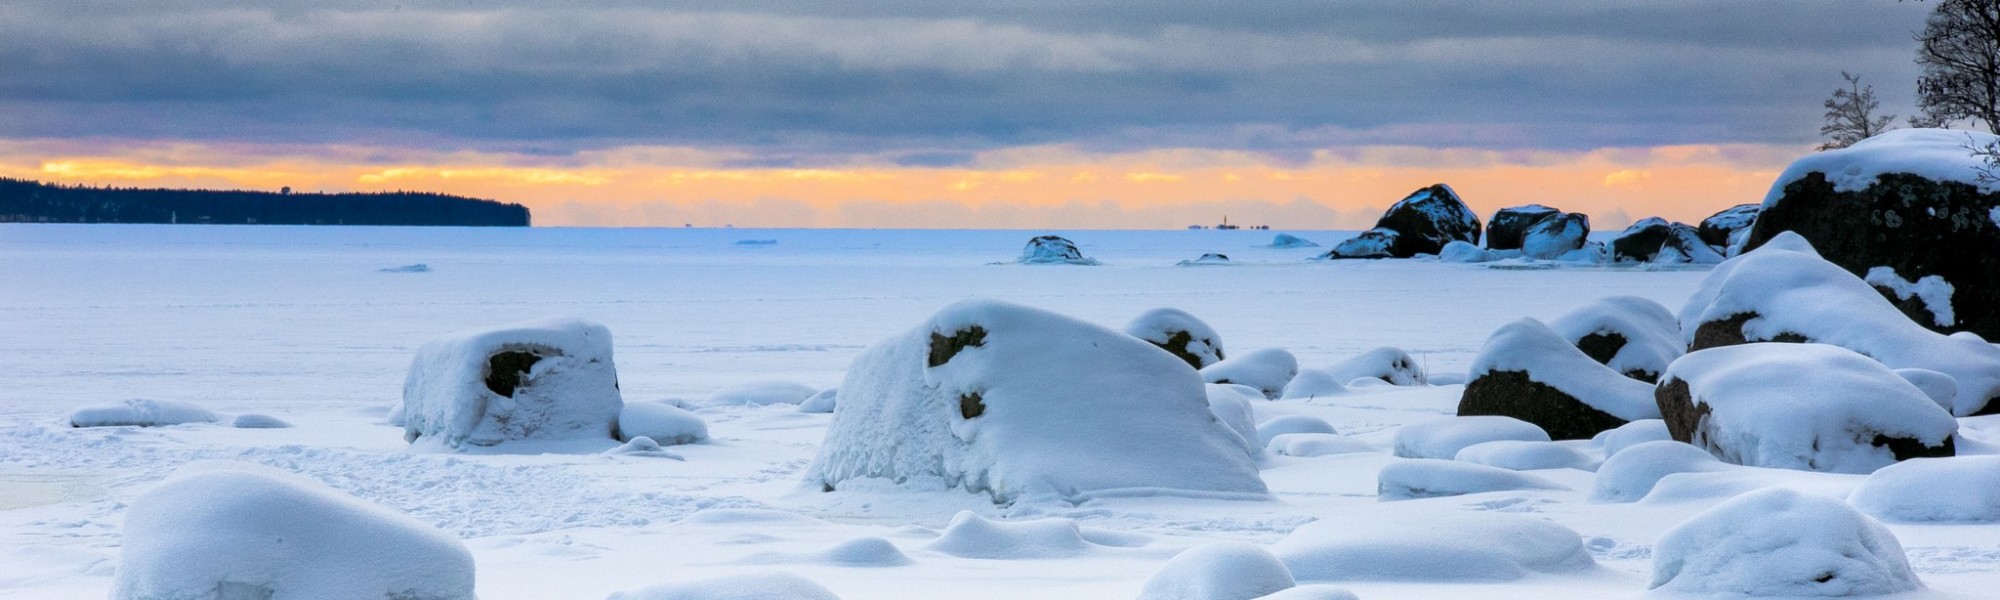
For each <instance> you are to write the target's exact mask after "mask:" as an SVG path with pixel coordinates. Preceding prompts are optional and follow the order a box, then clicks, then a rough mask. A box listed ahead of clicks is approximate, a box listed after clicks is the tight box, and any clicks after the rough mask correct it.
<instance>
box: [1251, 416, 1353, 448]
mask: <svg viewBox="0 0 2000 600" xmlns="http://www.w3.org/2000/svg"><path fill="white" fill-rule="evenodd" d="M1288 433H1338V432H1336V431H1334V430H1333V424H1332V423H1328V422H1326V419H1321V418H1319V417H1315V416H1311V415H1285V416H1282V417H1277V418H1274V419H1271V420H1269V421H1265V422H1263V423H1259V424H1258V425H1257V439H1258V440H1259V441H1261V442H1262V443H1264V444H1265V445H1269V444H1270V443H1271V441H1272V440H1275V439H1277V438H1278V436H1281V435H1285V434H1288Z"/></svg>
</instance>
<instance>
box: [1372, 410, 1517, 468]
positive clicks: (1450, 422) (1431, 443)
mask: <svg viewBox="0 0 2000 600" xmlns="http://www.w3.org/2000/svg"><path fill="white" fill-rule="evenodd" d="M1499 440H1520V441H1524V442H1546V441H1549V434H1548V432H1546V431H1542V428H1540V427H1536V426H1535V424H1534V423H1529V422H1527V421H1522V420H1520V419H1516V418H1513V417H1495V416H1473V417H1453V418H1449V419H1434V420H1430V421H1420V422H1416V423H1411V424H1408V425H1404V426H1402V427H1401V428H1399V429H1397V430H1396V438H1395V443H1396V456H1400V457H1403V458H1442V459H1451V458H1454V457H1457V456H1458V451H1459V450H1464V449H1465V447H1466V446H1471V445H1473V444H1479V443H1484V442H1493V441H1499Z"/></svg>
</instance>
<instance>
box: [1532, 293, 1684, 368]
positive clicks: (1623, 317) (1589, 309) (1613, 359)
mask: <svg viewBox="0 0 2000 600" xmlns="http://www.w3.org/2000/svg"><path fill="white" fill-rule="evenodd" d="M1549 328H1550V329H1554V330H1555V331H1556V334H1558V335H1561V336H1562V338H1563V339H1565V340H1568V341H1569V343H1570V344H1573V345H1575V346H1576V347H1577V349H1578V350H1582V351H1583V353H1584V355H1586V356H1589V357H1590V359H1591V360H1595V361H1597V362H1599V363H1603V364H1604V366H1607V367H1611V369H1612V370H1614V371H1617V372H1619V373H1623V374H1625V376H1626V377H1631V378H1633V379H1637V380H1640V381H1644V382H1646V383H1656V382H1658V381H1659V380H1660V373H1661V372H1663V371H1666V370H1667V363H1671V362H1674V359H1676V358H1680V356H1681V354H1682V349H1683V348H1685V347H1686V346H1685V343H1684V342H1682V341H1681V326H1680V322H1679V321H1677V320H1676V319H1675V318H1674V313H1672V312H1670V311H1668V310H1667V307H1665V306H1660V303H1658V302H1654V301H1652V300H1647V299H1645V298H1640V297H1637V296H1612V297H1609V298H1600V299H1598V300H1597V301H1596V302H1592V303H1590V304H1586V305H1583V306H1581V307H1578V308H1577V309H1575V310H1572V311H1569V312H1567V313H1563V315H1562V316H1560V317H1556V318H1555V320H1552V321H1549Z"/></svg>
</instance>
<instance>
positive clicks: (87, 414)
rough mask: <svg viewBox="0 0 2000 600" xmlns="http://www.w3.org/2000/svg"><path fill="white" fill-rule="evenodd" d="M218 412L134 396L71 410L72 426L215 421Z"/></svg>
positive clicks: (152, 425)
mask: <svg viewBox="0 0 2000 600" xmlns="http://www.w3.org/2000/svg"><path fill="white" fill-rule="evenodd" d="M216 420H217V417H216V416H215V413H212V412H209V411H208V409H206V408H202V407H200V406H196V405H194V404H190V403H187V402H180V401H175V400H149V399H146V398H132V399H128V400H126V401H124V402H119V403H117V404H104V405H99V406H85V407H83V408H79V409H76V410H74V411H70V413H69V426H70V427H161V426H165V425H182V424H186V423H213V422H215V421H216Z"/></svg>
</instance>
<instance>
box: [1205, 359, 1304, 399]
mask: <svg viewBox="0 0 2000 600" xmlns="http://www.w3.org/2000/svg"><path fill="white" fill-rule="evenodd" d="M1298 374H1299V359H1298V358H1296V357H1294V356H1292V353H1291V352H1287V351H1285V349H1283V348H1265V349H1262V350H1257V351H1254V352H1250V353H1248V354H1238V355H1236V357H1235V358H1228V359H1223V360H1222V361H1221V362H1218V363H1215V364H1212V365H1209V366H1207V367H1203V368H1202V369H1201V379H1202V381H1206V382H1209V383H1235V384H1240V385H1247V386H1250V387H1253V388H1257V391H1260V392H1263V393H1264V397H1265V398H1277V397H1279V396H1281V395H1284V392H1285V384H1287V383H1291V382H1292V377H1293V376H1295V375H1298Z"/></svg>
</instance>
